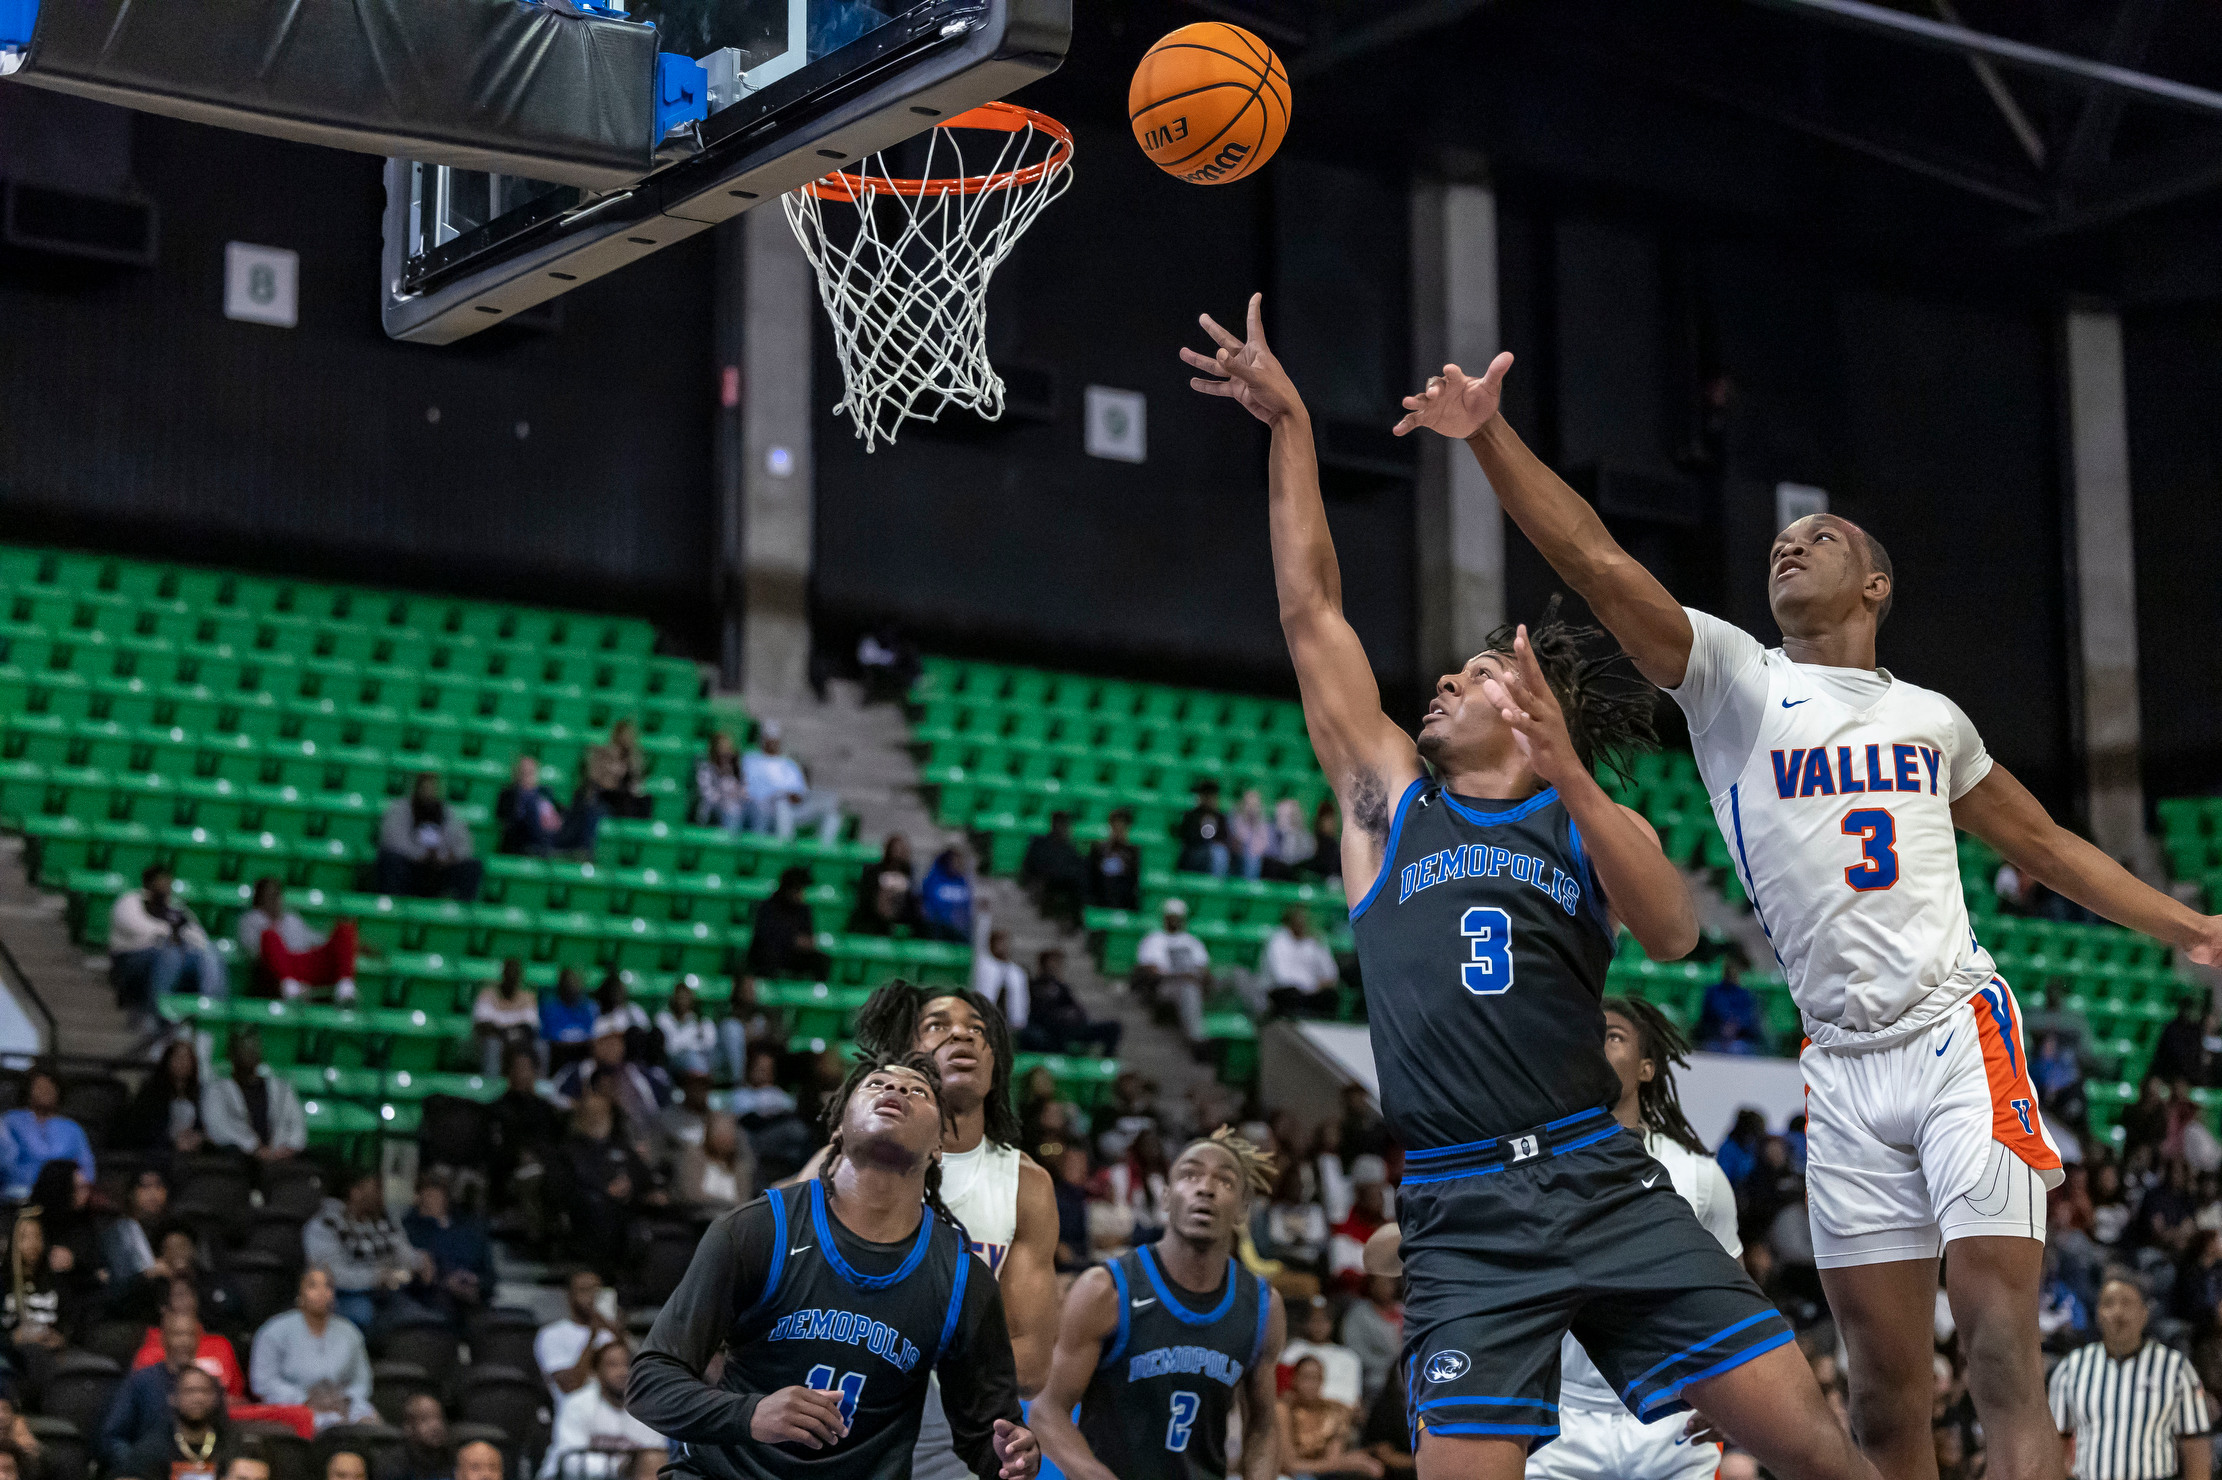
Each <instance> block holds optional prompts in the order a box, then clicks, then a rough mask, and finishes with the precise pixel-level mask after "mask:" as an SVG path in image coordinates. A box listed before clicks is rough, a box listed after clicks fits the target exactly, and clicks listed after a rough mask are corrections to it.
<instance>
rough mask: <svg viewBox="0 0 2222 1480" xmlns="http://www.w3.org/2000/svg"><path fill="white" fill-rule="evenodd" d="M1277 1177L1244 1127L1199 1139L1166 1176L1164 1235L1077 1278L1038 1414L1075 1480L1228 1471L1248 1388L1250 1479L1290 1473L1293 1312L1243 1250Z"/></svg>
mask: <svg viewBox="0 0 2222 1480" xmlns="http://www.w3.org/2000/svg"><path fill="white" fill-rule="evenodd" d="M1272 1186H1273V1164H1272V1158H1270V1157H1268V1156H1265V1155H1263V1154H1262V1153H1260V1152H1259V1151H1258V1149H1257V1148H1256V1147H1255V1146H1252V1145H1251V1144H1250V1143H1249V1142H1248V1141H1246V1140H1244V1139H1242V1138H1241V1137H1240V1136H1237V1135H1235V1134H1233V1133H1232V1132H1231V1131H1228V1130H1226V1129H1224V1128H1222V1129H1220V1130H1218V1131H1215V1132H1213V1133H1212V1134H1211V1136H1210V1137H1209V1138H1207V1139H1204V1140H1199V1141H1191V1142H1190V1143H1189V1144H1188V1146H1187V1147H1186V1149H1184V1150H1183V1151H1182V1152H1181V1154H1180V1155H1179V1156H1178V1157H1177V1158H1175V1159H1174V1161H1173V1165H1172V1169H1171V1171H1170V1173H1169V1174H1168V1175H1167V1177H1166V1187H1165V1216H1166V1228H1165V1236H1164V1237H1163V1238H1161V1239H1159V1240H1158V1241H1157V1242H1156V1243H1155V1244H1152V1245H1150V1246H1149V1247H1147V1248H1142V1249H1136V1250H1134V1251H1132V1252H1131V1253H1127V1254H1122V1255H1120V1256H1119V1257H1118V1258H1117V1259H1115V1260H1113V1261H1112V1262H1111V1263H1109V1264H1107V1265H1099V1266H1098V1267H1096V1268H1094V1269H1091V1270H1089V1271H1088V1272H1087V1273H1085V1274H1083V1275H1081V1276H1080V1278H1079V1279H1078V1280H1076V1281H1074V1283H1073V1287H1072V1293H1071V1294H1070V1295H1068V1296H1066V1297H1065V1316H1064V1322H1063V1324H1062V1325H1061V1326H1060V1327H1059V1328H1058V1332H1057V1354H1056V1357H1055V1358H1054V1360H1053V1361H1052V1362H1051V1364H1050V1371H1049V1386H1048V1387H1047V1388H1046V1389H1044V1390H1043V1392H1042V1396H1041V1401H1040V1403H1039V1404H1037V1405H1036V1406H1037V1408H1038V1410H1039V1411H1038V1413H1037V1415H1036V1418H1035V1424H1036V1432H1037V1434H1038V1435H1039V1437H1040V1439H1041V1445H1042V1452H1043V1453H1044V1454H1046V1455H1048V1456H1049V1459H1050V1461H1051V1462H1052V1463H1054V1464H1055V1465H1057V1467H1058V1468H1059V1469H1061V1470H1063V1471H1064V1473H1065V1474H1066V1475H1067V1476H1069V1477H1070V1480H1222V1477H1224V1476H1225V1475H1226V1473H1227V1414H1228V1412H1229V1410H1230V1409H1231V1408H1232V1406H1233V1404H1234V1402H1235V1399H1236V1394H1237V1391H1238V1390H1239V1392H1240V1395H1241V1402H1242V1435H1243V1438H1242V1473H1243V1475H1244V1476H1245V1477H1246V1480H1272V1477H1273V1476H1275V1475H1277V1474H1279V1473H1280V1467H1279V1456H1278V1455H1277V1454H1276V1452H1275V1444H1274V1437H1273V1435H1274V1430H1273V1397H1274V1393H1273V1388H1274V1381H1273V1374H1274V1367H1275V1366H1276V1365H1277V1364H1278V1362H1279V1361H1280V1356H1281V1344H1282V1342H1283V1341H1284V1340H1285V1339H1286V1337H1287V1334H1288V1313H1287V1312H1286V1311H1285V1310H1283V1309H1282V1307H1281V1297H1280V1296H1279V1295H1277V1294H1275V1293H1274V1292H1273V1290H1272V1289H1271V1288H1270V1287H1268V1286H1267V1285H1266V1283H1265V1281H1263V1280H1261V1279H1259V1278H1258V1277H1257V1276H1256V1275H1254V1274H1249V1273H1246V1272H1245V1271H1244V1270H1243V1268H1242V1266H1241V1263H1240V1262H1239V1261H1238V1260H1236V1258H1235V1257H1234V1251H1235V1243H1236V1240H1237V1239H1239V1238H1240V1237H1241V1233H1242V1229H1243V1227H1244V1226H1245V1224H1246V1223H1247V1222H1248V1221H1249V1209H1250V1196H1251V1194H1253V1193H1265V1192H1269V1191H1271V1190H1272ZM1076 1403H1077V1404H1079V1412H1080V1420H1079V1424H1078V1426H1077V1427H1075V1425H1074V1422H1073V1419H1072V1417H1071V1414H1072V1412H1073V1405H1074V1404H1076Z"/></svg>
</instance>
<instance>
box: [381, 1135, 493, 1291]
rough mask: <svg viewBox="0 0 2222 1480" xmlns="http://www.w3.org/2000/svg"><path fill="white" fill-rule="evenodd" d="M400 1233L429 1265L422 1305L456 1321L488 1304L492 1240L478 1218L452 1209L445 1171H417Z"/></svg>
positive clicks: (452, 1193) (451, 1189) (452, 1190)
mask: <svg viewBox="0 0 2222 1480" xmlns="http://www.w3.org/2000/svg"><path fill="white" fill-rule="evenodd" d="M401 1232H402V1236H403V1237H404V1238H406V1239H407V1240H408V1241H409V1246H410V1247H411V1248H413V1249H415V1250H416V1251H417V1252H418V1253H419V1254H420V1255H421V1256H423V1258H425V1259H427V1260H430V1261H431V1265H432V1268H431V1277H430V1280H429V1284H430V1285H431V1287H432V1288H431V1290H430V1292H428V1295H427V1297H426V1299H425V1302H424V1303H426V1304H428V1305H430V1306H431V1307H433V1308H434V1309H441V1308H444V1309H445V1311H446V1313H447V1314H448V1315H449V1316H450V1317H451V1318H453V1319H454V1320H456V1321H458V1322H460V1321H462V1320H464V1319H465V1318H467V1317H468V1316H469V1315H470V1313H471V1312H472V1311H475V1310H480V1309H482V1308H484V1307H485V1306H486V1305H488V1304H489V1303H491V1301H492V1299H493V1295H494V1284H495V1274H494V1245H493V1241H492V1240H491V1239H489V1238H488V1237H487V1234H486V1224H485V1222H484V1220H482V1219H480V1218H478V1217H477V1216H475V1215H474V1214H471V1213H459V1212H457V1211H456V1210H455V1188H454V1184H453V1183H452V1182H451V1181H450V1180H449V1179H448V1177H447V1174H446V1173H444V1172H439V1171H432V1170H426V1171H422V1172H419V1173H417V1203H416V1206H415V1207H413V1208H411V1209H410V1210H409V1211H408V1212H407V1213H404V1214H403V1215H402V1217H401ZM420 1272H421V1271H420Z"/></svg>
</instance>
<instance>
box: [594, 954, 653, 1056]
mask: <svg viewBox="0 0 2222 1480" xmlns="http://www.w3.org/2000/svg"><path fill="white" fill-rule="evenodd" d="M630 975H631V973H629V972H627V971H624V970H622V969H620V968H618V967H615V966H612V967H611V968H610V969H609V970H607V971H605V972H603V973H602V984H601V985H600V986H598V987H596V988H595V989H594V1009H595V1011H594V1036H595V1037H597V1038H599V1037H601V1036H602V1034H603V1033H604V1032H605V1031H606V1030H607V1028H608V1025H610V1024H613V1023H614V1024H615V1025H616V1026H617V1030H618V1031H619V1032H621V1033H623V1034H624V1035H625V1058H626V1060H627V1061H628V1062H630V1063H635V1064H661V1063H662V1062H663V1052H664V1041H663V1035H662V1034H660V1033H658V1032H657V1031H656V1023H655V1020H654V1019H653V1018H651V1017H649V1016H648V1009H647V1008H645V1007H642V1006H641V1005H640V1004H639V1003H637V1002H635V1001H634V1000H633V992H632V984H631V983H630V982H629V981H628V980H627V977H628V976H630Z"/></svg>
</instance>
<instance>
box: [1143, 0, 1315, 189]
mask: <svg viewBox="0 0 2222 1480" xmlns="http://www.w3.org/2000/svg"><path fill="white" fill-rule="evenodd" d="M1288 101H1289V86H1288V69H1287V68H1286V67H1283V66H1282V65H1281V59H1280V58H1279V57H1277V56H1275V55H1273V48H1272V47H1270V46H1267V45H1266V44H1265V43H1264V42H1262V41H1260V40H1258V38H1257V37H1255V36H1253V35H1251V34H1250V33H1249V32H1248V31H1245V30H1243V29H1242V28H1241V27H1240V26H1230V25H1226V24H1224V23H1223V22H1220V21H1201V22H1198V23H1197V24H1195V25H1193V26H1182V27H1181V28H1180V29H1179V30H1177V31H1175V32H1173V33H1172V34H1171V35H1169V36H1166V37H1165V38H1164V39H1162V40H1161V41H1159V42H1158V43H1157V45H1155V46H1153V47H1151V48H1150V49H1149V51H1148V52H1147V53H1146V54H1145V55H1144V56H1143V58H1142V65H1141V66H1139V67H1136V68H1135V69H1134V83H1133V85H1132V86H1131V87H1129V88H1128V89H1127V93H1126V111H1127V118H1128V121H1129V122H1131V123H1132V124H1133V125H1134V141H1135V142H1136V143H1137V144H1140V145H1141V146H1142V152H1143V153H1144V154H1147V155H1148V156H1149V157H1150V163H1152V164H1154V165H1156V166H1157V167H1158V168H1159V169H1161V170H1163V171H1164V172H1165V173H1166V174H1168V175H1177V176H1178V177H1180V178H1181V179H1183V180H1186V181H1187V182H1188V183H1189V184H1191V185H1224V184H1226V183H1227V182H1228V181H1229V180H1239V179H1241V178H1242V177H1243V176H1245V175H1248V174H1251V173H1253V172H1254V171H1256V169H1257V168H1258V167H1259V166H1260V165H1262V164H1264V163H1265V162H1266V161H1267V160H1269V159H1271V158H1272V157H1273V151H1274V150H1276V149H1278V148H1280V147H1281V138H1282V136H1283V135H1285V134H1286V133H1287V132H1288Z"/></svg>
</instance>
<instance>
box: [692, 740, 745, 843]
mask: <svg viewBox="0 0 2222 1480" xmlns="http://www.w3.org/2000/svg"><path fill="white" fill-rule="evenodd" d="M747 817H748V782H747V781H746V780H744V779H743V778H742V776H741V753H740V751H739V750H737V749H735V748H734V745H733V737H732V736H731V735H728V734H726V733H725V731H723V730H720V731H718V732H717V733H716V734H715V735H712V736H711V737H710V748H709V750H708V751H707V752H706V753H705V754H704V755H703V757H702V759H700V760H698V761H696V762H695V763H694V820H695V821H696V822H701V823H707V824H709V825H711V826H714V827H722V828H724V829H725V830H726V831H727V832H736V833H737V832H739V831H741V824H742V823H743V822H744V821H746V820H747Z"/></svg>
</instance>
